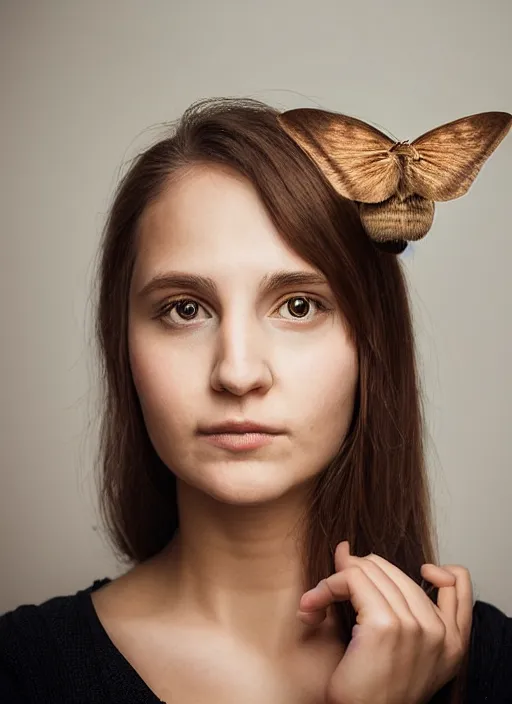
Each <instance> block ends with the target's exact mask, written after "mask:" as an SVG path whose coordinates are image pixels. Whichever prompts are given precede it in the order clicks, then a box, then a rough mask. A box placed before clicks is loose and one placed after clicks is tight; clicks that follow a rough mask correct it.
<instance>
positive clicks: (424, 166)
mask: <svg viewBox="0 0 512 704" xmlns="http://www.w3.org/2000/svg"><path fill="white" fill-rule="evenodd" d="M511 125H512V115H510V114H509V113H507V112H482V113H478V114H476V115H470V116H469V117H462V118H460V119H459V120H455V121H453V122H449V123H447V124H445V125H442V126H441V127H436V128H435V129H433V130H430V131H429V132H426V133H425V134H423V135H421V137H418V139H416V140H414V142H412V143H411V146H413V147H414V148H415V149H416V151H417V152H418V154H419V156H420V159H419V160H414V159H411V160H410V161H409V183H410V187H411V190H412V192H414V193H417V194H418V195H420V196H423V198H426V199H427V200H432V201H446V200H453V199H454V198H459V197H460V196H463V195H464V194H465V193H467V191H468V189H469V187H470V186H471V184H472V183H473V181H474V180H475V178H476V177H477V175H478V173H479V171H480V169H481V168H482V166H483V165H484V163H485V162H486V161H487V159H488V158H489V157H490V155H491V154H492V153H493V151H494V150H495V149H496V147H497V146H498V145H499V143H500V142H501V141H502V139H504V137H505V136H506V135H507V133H508V131H509V129H510V126H511Z"/></svg>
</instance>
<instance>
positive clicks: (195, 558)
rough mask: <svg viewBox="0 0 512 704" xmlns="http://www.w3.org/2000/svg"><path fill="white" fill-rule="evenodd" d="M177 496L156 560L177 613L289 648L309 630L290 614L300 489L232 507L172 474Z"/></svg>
mask: <svg viewBox="0 0 512 704" xmlns="http://www.w3.org/2000/svg"><path fill="white" fill-rule="evenodd" d="M177 495H178V509H179V516H180V521H179V522H180V528H179V532H178V534H177V535H176V536H175V538H174V539H173V540H172V541H171V543H170V544H169V546H168V547H167V548H166V549H165V550H164V551H163V553H161V554H160V556H159V557H158V563H159V566H160V569H161V571H162V572H164V573H165V580H164V583H165V584H166V585H167V587H166V588H168V590H170V591H168V592H167V593H168V595H169V596H170V598H171V599H172V602H173V603H174V605H175V606H176V608H177V609H179V613H180V614H182V615H183V614H185V613H188V614H191V615H192V614H193V615H194V617H197V616H199V617H200V618H203V619H204V620H205V621H207V622H208V623H210V624H211V625H215V626H218V627H219V628H221V629H222V630H223V631H224V632H226V631H227V632H230V633H232V634H233V635H234V636H236V637H239V638H241V639H243V641H245V642H250V643H251V644H252V645H255V646H257V647H258V648H262V649H264V650H265V651H266V652H271V653H281V652H284V651H285V650H288V649H289V648H290V647H293V645H294V644H296V643H297V642H298V641H299V640H301V639H302V638H303V637H305V636H306V634H307V633H308V632H309V628H310V627H308V626H305V625H304V624H302V622H300V621H299V619H298V618H297V609H298V605H299V600H300V597H301V596H302V594H303V593H304V591H305V590H306V589H307V587H306V584H305V577H304V569H303V558H302V553H301V550H302V545H303V540H304V528H305V526H306V521H305V520H304V517H305V513H304V511H305V507H306V505H307V504H306V500H307V490H306V489H305V488H303V489H302V490H301V491H299V490H297V491H296V492H295V493H294V494H293V495H292V494H290V495H286V496H283V497H280V498H279V499H278V500H275V501H272V502H269V503H266V504H259V505H255V506H247V505H244V506H237V505H230V504H226V503H220V502H219V501H217V500H215V499H213V498H212V497H211V496H208V495H206V494H204V493H203V492H200V491H198V490H196V489H194V488H193V487H190V486H189V485H186V484H184V483H183V482H180V481H179V480H178V494H177Z"/></svg>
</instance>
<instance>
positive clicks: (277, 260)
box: [134, 166, 315, 277]
mask: <svg viewBox="0 0 512 704" xmlns="http://www.w3.org/2000/svg"><path fill="white" fill-rule="evenodd" d="M283 268H293V269H297V268H301V269H304V270H307V271H314V270H315V269H314V268H313V267H312V266H311V265H309V264H308V263H307V262H305V261H303V260H302V259H301V258H300V257H299V255H298V254H297V253H296V252H294V251H293V250H292V249H291V248H290V247H289V246H288V245H287V244H286V243H285V242H284V241H283V239H282V238H281V237H280V235H279V232H278V231H277V229H276V227H275V225H274V224H273V222H272V220H271V218H270V216H269V214H268V212H267V211H266V209H265V207H264V205H263V202H262V201H261V199H260V198H259V196H258V193H257V191H256V189H255V188H254V186H253V185H252V184H251V183H250V181H249V180H247V179H246V178H244V177H243V176H241V175H239V174H237V173H235V172H233V171H231V170H230V169H227V168H224V167H216V166H213V167H211V166H202V167H199V168H198V167H195V168H192V169H188V170H187V171H184V172H183V173H181V174H180V175H179V177H178V178H174V179H173V180H172V181H171V182H170V183H169V184H168V185H167V186H166V188H165V189H164V191H163V192H162V194H161V195H160V197H159V198H158V199H157V200H156V201H155V202H153V203H152V204H151V205H150V206H149V207H148V208H147V210H146V212H145V213H144V214H143V216H142V218H141V223H140V227H139V232H138V241H137V257H136V266H135V272H134V275H135V276H137V277H140V276H150V275H152V274H154V273H155V272H156V271H160V270H162V269H174V270H176V269H184V270H187V271H188V270H193V271H201V270H202V273H205V274H206V273H208V274H209V275H211V276H216V275H217V276H219V277H225V276H231V275H232V276H234V275H239V276H240V275H241V272H243V273H244V275H248V274H249V273H250V272H254V273H255V275H256V274H257V273H258V274H262V273H266V272H268V271H269V270H272V269H283Z"/></svg>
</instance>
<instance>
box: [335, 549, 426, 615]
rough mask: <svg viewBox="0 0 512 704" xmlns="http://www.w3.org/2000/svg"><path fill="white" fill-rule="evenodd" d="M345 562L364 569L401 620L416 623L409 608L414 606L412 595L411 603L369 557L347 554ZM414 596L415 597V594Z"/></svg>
mask: <svg viewBox="0 0 512 704" xmlns="http://www.w3.org/2000/svg"><path fill="white" fill-rule="evenodd" d="M384 562H385V561H384ZM346 564H347V565H357V566H359V567H360V568H361V569H362V570H363V571H364V573H365V574H366V575H367V577H368V578H369V579H371V580H372V582H373V583H374V584H375V586H376V587H377V589H379V591H380V592H381V594H383V596H384V597H385V598H386V600H387V601H388V603H389V605H390V606H391V608H392V609H393V610H394V612H395V613H396V615H397V616H398V617H399V618H400V619H401V620H402V621H403V622H407V623H411V622H413V621H415V622H416V623H417V621H416V619H415V617H414V613H413V611H412V608H411V607H412V606H414V595H413V597H411V599H412V602H413V603H412V604H411V603H409V602H408V601H407V599H406V598H405V596H404V594H403V593H402V591H401V590H400V587H399V586H398V584H397V583H396V582H395V581H394V580H393V579H392V578H391V577H390V576H388V574H387V573H386V571H385V570H384V569H382V568H381V567H380V566H379V565H378V564H376V563H375V562H374V561H372V560H370V559H369V557H368V558H366V557H356V556H354V555H350V556H349V558H348V560H347V562H346ZM345 569H346V568H345ZM418 589H419V587H418ZM415 598H417V596H416V597H415Z"/></svg>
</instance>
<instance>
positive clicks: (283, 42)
mask: <svg viewBox="0 0 512 704" xmlns="http://www.w3.org/2000/svg"><path fill="white" fill-rule="evenodd" d="M511 24H512V3H510V0H488V1H487V2H485V3H483V2H481V0H452V1H451V2H446V0H442V1H440V0H429V2H428V3H427V2H423V1H421V2H420V1H417V0H391V1H390V2H381V1H380V0H366V1H365V2H361V3H356V2H352V1H350V2H348V1H341V0H315V2H311V1H310V0H295V2H294V3H293V4H291V3H289V2H288V1H285V0H263V1H261V0H260V1H259V2H249V1H248V0H186V1H185V0H182V2H178V1H175V2H173V1H172V0H167V1H164V0H147V1H144V2H143V1H142V0H140V2H135V1H134V0H87V1H85V0H82V1H78V0H75V1H73V0H61V1H57V0H32V1H28V0H10V1H5V0H4V1H3V2H1V3H0V82H1V83H0V89H1V93H0V96H1V97H0V101H1V110H0V120H1V126H0V127H1V129H0V135H1V136H0V139H1V142H2V143H1V145H0V155H1V156H0V160H1V169H0V178H1V184H0V186H1V187H0V212H1V230H0V237H1V256H0V287H1V288H0V290H1V295H0V316H1V333H2V344H1V347H0V385H1V406H0V408H1V410H0V412H1V416H0V433H1V437H0V452H1V476H0V551H1V553H0V575H1V578H0V612H1V611H5V610H7V609H10V608H13V607H15V606H17V605H18V604H21V603H27V602H40V601H42V600H44V599H46V598H49V597H51V596H54V595H57V594H66V593H71V592H74V591H76V590H77V589H80V588H82V587H85V586H88V585H89V584H90V583H92V581H93V580H94V579H97V578H101V577H104V576H107V575H108V576H115V574H117V572H118V571H119V567H118V566H117V565H116V563H115V561H114V559H113V558H112V556H111V554H110V552H109V550H108V549H107V548H106V547H105V545H104V543H103V541H102V539H101V537H100V535H99V533H98V531H97V529H96V526H97V518H96V513H95V503H94V491H93V483H92V476H91V458H92V451H93V447H94V437H95V435H94V433H95V431H94V425H92V426H90V422H91V420H93V417H94V398H95V392H94V389H95V384H94V374H93V371H94V370H93V366H92V356H91V342H90V316H91V302H90V299H89V296H90V284H91V275H92V272H93V265H94V256H95V252H96V247H97V243H98V238H99V234H100V230H101V226H102V224H103V220H104V216H105V212H106V209H107V207H108V203H109V199H110V197H111V194H112V191H113V188H114V185H115V183H116V181H117V178H118V176H119V171H120V169H121V168H122V167H123V165H124V164H125V163H126V161H127V160H128V158H129V157H130V156H133V155H134V154H135V152H136V151H137V150H138V149H139V148H140V147H142V146H143V145H144V144H146V143H147V142H148V141H149V140H151V139H153V137H154V136H155V135H156V134H157V132H158V125H159V124H161V123H162V122H164V121H166V120H171V119H174V118H176V117H178V116H179V114H180V113H181V112H182V111H183V110H184V109H185V108H186V107H187V106H188V105H189V104H190V103H191V102H192V101H195V100H197V99H198V98H201V97H205V96H219V95H226V96H227V95H231V96H251V97H256V98H260V99H263V100H267V101H269V102H271V103H273V104H274V105H276V106H277V107H279V108H281V109H286V108H291V107H298V106H311V107H314V106H321V107H325V108H331V109H334V110H339V111H342V112H346V113H348V114H350V115H354V116H357V117H359V118H361V119H363V120H367V121H371V122H373V123H374V124H375V125H377V126H381V127H382V128H384V129H389V130H391V131H392V132H393V134H394V135H395V136H396V137H397V138H400V139H406V138H409V139H413V138H415V137H416V136H418V135H419V134H421V133H422V132H424V131H426V130H428V129H430V128H432V127H435V126H437V125H440V124H442V123H443V122H448V121H450V120H452V119H456V118H458V117H462V116H463V115H468V114H471V113H475V112H480V111H484V110H508V111H512V81H511V78H510V67H511V66H512V42H511V41H510V27H511ZM148 128H150V129H148ZM511 158H512V137H511V136H509V137H508V139H507V140H506V141H505V142H504V143H503V144H502V145H501V147H500V148H499V149H498V151H497V152H496V153H495V154H494V155H493V156H492V157H491V160H490V161H489V163H488V164H486V165H485V166H484V168H483V171H482V173H481V174H480V176H479V178H478V180H477V181H476V183H475V184H474V185H473V187H472V189H471V191H470V194H469V195H468V196H466V197H464V198H461V199H460V200H458V201H454V202H453V203H446V204H441V205H440V206H438V209H437V214H436V219H435V224H434V227H433V230H432V231H431V233H430V234H429V236H428V237H427V238H426V239H425V240H423V242H421V243H419V244H418V245H417V246H416V247H415V248H414V250H413V252H412V253H411V254H410V255H409V256H408V257H407V259H406V260H405V262H406V266H407V268H408V271H409V275H410V281H411V292H412V296H413V299H414V305H415V313H416V323H417V331H418V340H419V345H420V351H421V355H422V360H423V364H422V366H423V371H424V377H425V385H426V387H427V390H428V394H427V399H426V402H427V413H428V419H429V427H430V435H431V440H432V443H431V446H430V450H431V451H430V458H431V461H430V467H431V474H432V481H433V484H434V488H435V496H436V506H437V512H438V521H439V522H438V527H439V534H440V541H441V557H442V560H443V561H445V562H448V561H452V562H459V563H461V564H465V565H466V566H468V567H469V569H470V570H471V572H472V576H473V581H474V585H475V590H476V595H477V596H478V598H481V599H484V600H486V601H490V602H492V603H495V604H496V605H497V606H499V607H500V608H501V609H503V610H505V611H506V612H507V613H509V614H512V588H511V587H512V568H511V556H512V550H511V548H512V530H511V524H510V523H511V522H510V505H511V499H512V445H511V442H510V440H511V437H510V436H511V421H512V410H511V409H512V403H511V396H512V373H511V367H510V358H511V342H512V340H511V337H512V315H511V307H512V305H511V302H512V284H511V273H510V272H511V261H512V237H511V235H512V232H511V226H510V214H511V211H510V206H511V194H512V188H511V186H512V183H511V176H510V173H511ZM88 428H89V430H88Z"/></svg>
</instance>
